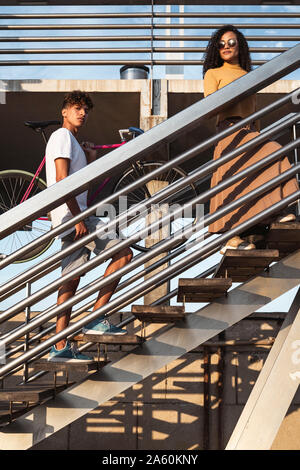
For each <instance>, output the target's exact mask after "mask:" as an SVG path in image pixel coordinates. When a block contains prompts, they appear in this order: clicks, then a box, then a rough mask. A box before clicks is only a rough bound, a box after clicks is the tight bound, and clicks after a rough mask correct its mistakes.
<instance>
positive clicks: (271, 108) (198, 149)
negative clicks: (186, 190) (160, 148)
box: [0, 92, 298, 292]
mask: <svg viewBox="0 0 300 470" xmlns="http://www.w3.org/2000/svg"><path fill="white" fill-rule="evenodd" d="M293 93H294V92H292V93H289V94H287V95H285V96H283V97H282V98H280V99H278V100H277V101H275V102H273V103H271V104H269V105H268V106H266V107H265V108H263V109H262V110H259V111H256V112H255V113H253V114H252V115H251V116H248V117H247V118H244V119H242V120H241V121H239V122H238V123H236V124H234V125H232V126H231V127H230V129H225V130H223V131H221V132H220V133H218V134H216V135H214V136H212V137H210V138H208V139H206V140H205V141H204V142H201V143H200V144H198V145H196V146H195V147H193V148H192V149H190V150H188V151H185V152H184V153H182V154H180V155H179V156H177V157H175V158H174V159H172V160H171V161H169V162H166V163H165V164H164V165H163V166H161V167H159V168H157V169H156V170H153V171H151V172H150V173H149V174H147V175H145V176H143V177H142V178H140V179H139V180H136V181H135V182H134V183H132V184H130V185H129V186H127V187H126V188H123V189H122V190H119V191H118V192H116V193H114V194H113V195H110V196H108V197H107V198H105V199H104V200H103V201H101V202H99V203H97V204H94V205H93V206H91V207H90V208H88V209H86V210H85V211H83V212H81V213H80V214H79V215H77V216H76V217H73V218H72V220H69V221H67V222H64V223H63V224H61V225H59V226H58V227H56V228H55V229H52V230H51V232H48V233H46V234H44V235H42V236H41V237H39V238H38V239H36V240H34V241H32V242H31V243H29V244H28V245H26V246H25V247H23V248H21V249H19V250H18V251H16V252H15V253H13V254H11V255H9V256H7V257H6V258H5V259H4V260H2V261H0V268H2V269H3V268H4V267H6V266H8V265H9V264H10V263H13V262H14V261H16V260H17V259H18V258H19V257H21V256H24V255H25V254H27V253H28V252H29V251H31V250H33V249H35V248H36V247H38V246H40V245H41V244H43V243H45V242H48V241H49V240H50V239H51V238H52V237H55V236H57V235H59V234H60V233H62V232H64V231H66V230H68V229H69V228H71V227H73V226H74V225H75V224H76V223H78V222H79V221H81V220H83V219H84V218H86V217H88V216H90V215H91V214H93V213H95V212H96V211H97V209H98V208H100V207H101V206H102V205H105V204H110V203H112V202H114V201H115V200H116V199H117V198H118V197H120V196H122V195H124V194H126V193H127V192H130V191H134V190H135V189H136V188H138V187H140V186H141V185H144V184H145V183H147V182H148V181H150V180H151V179H154V178H155V177H156V176H158V175H159V174H160V173H162V172H164V171H167V170H169V169H171V168H173V167H175V166H179V165H180V164H181V163H183V162H185V161H186V160H188V159H190V158H192V157H194V156H196V155H198V154H199V153H201V152H203V151H204V150H206V149H208V148H209V147H211V146H212V145H214V144H216V142H218V141H219V140H220V139H223V138H225V137H227V136H228V135H230V134H231V133H232V132H235V131H236V130H238V129H240V128H241V127H242V126H244V125H247V124H248V123H249V122H251V121H254V120H258V119H260V118H261V117H262V116H264V115H265V114H267V113H269V112H273V111H275V110H276V109H278V108H279V107H281V106H283V105H284V104H286V103H287V102H288V101H290V100H291V96H292V95H293ZM297 120H298V118H296V119H295V121H297ZM293 122H294V119H293V118H292V120H291V121H290V120H288V121H284V120H283V121H282V122H281V123H280V124H279V126H277V127H275V126H274V127H273V129H272V130H268V131H265V132H263V134H261V136H259V140H256V142H257V143H261V142H263V141H264V140H266V139H267V138H268V137H271V136H272V134H273V132H274V133H275V132H280V130H282V129H284V128H285V126H288V125H291V124H293ZM252 145H253V142H252V144H251V142H249V143H246V144H244V146H243V147H240V148H239V149H242V151H246V150H249V149H250V148H251V146H252ZM235 152H238V150H236V151H235ZM230 155H231V154H230ZM230 155H228V154H227V156H224V157H222V159H218V161H214V162H211V163H210V164H206V165H205V167H204V166H203V167H202V168H203V171H201V169H200V172H199V173H198V174H197V179H200V178H202V177H205V176H207V175H208V174H209V173H210V172H212V171H214V170H216V169H217V168H218V166H219V165H221V164H224V163H226V162H227V161H229V160H230V159H231V156H230ZM238 155H239V153H234V154H233V156H238ZM227 158H228V160H227ZM232 158H233V157H232ZM209 167H210V168H211V171H209V170H208V168H209ZM193 174H194V172H193ZM173 187H174V186H173ZM167 191H169V188H165V189H164V190H162V191H160V192H159V194H158V195H157V194H156V195H154V196H152V199H151V203H152V204H153V203H157V202H159V201H160V199H161V196H162V195H165V194H166V193H167ZM36 216H38V214H36V213H35V214H34V218H35V217H36ZM34 218H32V219H30V220H27V222H28V221H31V220H33V219H34ZM0 220H1V217H0ZM22 224H23V222H21V224H20V225H19V226H14V227H13V228H12V229H11V230H7V228H5V229H4V230H3V229H2V238H4V237H5V236H7V235H9V234H10V233H11V232H12V231H13V230H14V229H15V228H18V227H20V226H22ZM0 235H1V229H0ZM79 243H80V242H79ZM79 246H81V245H80V244H78V245H76V247H79ZM0 292H1V290H0Z"/></svg>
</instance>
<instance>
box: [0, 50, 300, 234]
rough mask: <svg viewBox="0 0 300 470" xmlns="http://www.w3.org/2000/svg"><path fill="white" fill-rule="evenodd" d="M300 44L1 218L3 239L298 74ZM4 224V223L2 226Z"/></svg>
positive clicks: (0, 232) (0, 216) (0, 231)
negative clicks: (206, 121)
mask: <svg viewBox="0 0 300 470" xmlns="http://www.w3.org/2000/svg"><path fill="white" fill-rule="evenodd" d="M297 52H300V44H299V45H297V46H294V47H293V48H291V49H289V50H288V51H286V52H284V53H283V54H281V55H280V56H278V57H275V58H273V59H272V60H270V61H269V62H268V63H267V64H265V65H264V66H263V67H259V68H257V69H255V70H253V71H252V72H250V73H248V74H246V75H244V76H243V77H241V78H240V79H238V85H239V86H237V81H235V82H233V83H231V84H229V85H227V86H226V87H223V88H221V89H220V90H218V91H217V92H216V93H213V94H212V95H209V96H208V97H206V98H205V99H204V100H202V101H201V102H200V103H199V102H197V103H194V104H193V105H191V106H190V107H188V108H186V109H184V110H182V111H181V112H179V113H178V114H176V115H175V116H172V117H171V118H169V119H168V120H167V121H164V122H162V123H160V125H159V126H155V127H153V128H152V129H150V130H149V131H148V132H146V133H144V134H143V135H140V136H139V137H138V138H136V139H134V140H132V141H130V142H128V143H127V144H126V145H123V146H122V147H120V148H117V149H115V150H114V151H113V152H110V153H109V154H107V155H105V156H104V157H102V158H101V162H100V161H99V160H96V161H95V162H93V163H91V164H90V165H88V167H85V168H83V169H82V170H80V171H79V172H76V173H74V174H72V175H71V176H69V177H68V178H66V179H64V180H63V181H60V182H58V183H57V184H56V185H53V186H50V187H49V188H47V189H46V190H45V191H42V192H41V193H39V194H37V195H36V196H34V197H35V201H34V202H35V204H34V209H33V202H32V201H33V199H32V198H30V200H28V201H25V202H23V203H22V205H21V206H17V207H14V208H13V209H11V210H10V211H9V219H8V217H7V214H2V215H0V227H1V230H0V234H1V235H0V236H2V237H3V236H6V234H9V233H11V231H13V230H15V229H16V228H17V227H18V226H22V225H24V223H26V222H27V221H29V220H32V219H33V218H36V217H38V216H39V215H41V214H42V212H44V211H45V210H47V211H49V210H51V209H52V208H54V207H57V206H58V205H60V203H62V202H63V201H65V200H66V198H67V197H71V196H76V195H77V194H79V193H81V192H82V191H83V190H85V189H86V188H87V187H88V186H89V185H90V184H92V183H94V182H96V181H97V179H98V178H99V177H101V176H102V177H103V176H108V175H109V174H111V172H112V171H113V168H115V166H116V165H117V164H118V165H119V168H120V170H122V167H124V166H125V165H128V162H129V161H133V160H137V159H138V158H140V157H142V156H144V155H145V154H146V153H149V152H150V151H153V149H154V148H157V147H158V146H159V145H160V144H161V143H162V142H169V141H171V140H172V139H174V137H175V136H176V137H179V136H180V135H181V134H183V133H184V132H185V131H186V130H187V129H190V130H191V129H192V128H195V127H196V126H197V125H199V123H200V122H201V121H202V120H204V119H207V118H209V117H211V116H213V115H216V114H217V113H218V112H219V111H220V110H221V109H224V107H225V106H227V105H231V104H233V103H235V102H236V101H237V100H238V99H241V98H245V97H247V96H249V95H251V94H253V93H255V92H256V91H258V90H259V89H261V88H264V87H265V86H267V85H268V84H269V83H271V82H273V81H274V80H276V79H279V78H281V77H282V76H284V75H285V74H287V73H289V72H291V71H292V70H294V69H295V68H296V67H297V66H298V64H299V63H300V54H299V55H298V54H297ZM2 221H3V223H2Z"/></svg>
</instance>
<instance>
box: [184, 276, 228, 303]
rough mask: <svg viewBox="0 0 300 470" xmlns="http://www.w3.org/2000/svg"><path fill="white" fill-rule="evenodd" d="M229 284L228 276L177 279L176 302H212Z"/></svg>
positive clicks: (225, 290)
mask: <svg viewBox="0 0 300 470" xmlns="http://www.w3.org/2000/svg"><path fill="white" fill-rule="evenodd" d="M231 286H232V280H231V279H230V278H227V279H226V278H209V279H186V278H183V279H179V282H178V295H177V302H212V301H213V300H215V299H217V298H218V297H222V296H224V295H226V294H227V291H228V289H229V288H230V287H231Z"/></svg>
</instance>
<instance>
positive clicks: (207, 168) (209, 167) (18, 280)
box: [0, 113, 300, 321]
mask: <svg viewBox="0 0 300 470" xmlns="http://www.w3.org/2000/svg"><path fill="white" fill-rule="evenodd" d="M248 119H249V118H248ZM299 119H300V113H296V114H295V115H293V116H292V117H290V118H288V119H287V120H284V121H282V122H281V123H280V124H279V125H278V126H273V127H272V128H271V129H269V130H268V131H265V132H264V133H262V134H260V135H259V136H257V137H256V138H255V139H252V140H250V141H248V142H247V143H246V144H244V145H242V146H240V147H238V148H237V149H235V150H233V151H231V152H230V153H228V154H225V155H223V156H222V157H221V158H219V159H217V160H214V161H213V162H211V163H210V164H205V165H204V166H203V167H200V169H199V170H194V171H193V172H192V173H191V174H190V175H189V176H187V177H185V178H182V179H180V180H179V181H177V182H175V183H173V184H172V185H169V186H168V187H166V188H165V189H163V190H162V191H160V192H159V193H156V194H155V195H153V196H152V197H151V198H149V199H147V200H146V201H145V202H142V203H140V204H138V205H136V206H134V207H133V208H132V209H129V210H128V211H127V212H126V213H124V214H120V215H119V216H118V217H117V218H116V219H115V220H113V221H111V222H110V223H108V224H106V225H105V226H103V227H100V228H99V229H98V230H96V231H95V232H93V233H90V234H88V235H87V236H85V237H83V238H81V239H80V240H78V241H76V242H74V243H73V244H72V245H71V246H70V247H68V248H66V249H64V250H62V251H59V252H58V253H55V254H53V255H51V256H50V257H48V258H47V259H45V260H43V261H42V262H40V263H38V264H37V265H35V266H33V267H32V268H30V269H29V270H27V271H26V273H23V274H20V275H18V276H16V277H15V278H14V279H12V280H11V281H8V282H6V283H5V284H4V285H3V286H0V295H3V294H4V293H5V292H6V291H8V290H11V289H14V288H15V287H16V286H18V285H21V284H24V282H27V281H29V280H30V279H31V277H33V276H36V275H37V274H38V273H39V272H40V271H42V270H45V269H47V268H48V267H49V266H51V265H52V264H53V263H56V262H57V261H58V260H60V259H62V258H64V257H65V256H67V255H68V254H70V253H72V252H73V251H75V250H76V249H78V248H79V247H82V246H84V245H86V244H88V243H89V242H90V241H92V240H94V239H95V238H96V237H97V236H101V235H102V234H103V233H104V232H105V231H108V230H110V229H113V228H114V227H115V224H116V222H117V223H120V224H121V223H122V222H123V221H124V220H127V219H128V218H130V217H129V216H130V214H131V213H133V214H135V213H137V212H138V211H139V209H146V208H150V207H151V205H153V204H157V203H158V202H161V201H162V200H165V199H166V198H167V197H170V196H171V195H172V194H173V193H175V192H177V191H179V190H180V189H182V188H184V187H185V186H186V185H187V184H192V183H194V182H195V181H197V180H199V179H200V178H203V177H204V176H206V175H208V174H210V173H212V172H213V171H215V170H216V169H217V168H219V167H220V166H221V165H223V164H224V163H227V162H228V161H230V160H232V159H233V158H235V157H237V156H238V155H240V154H242V153H244V152H245V151H247V150H250V149H251V148H254V147H255V146H257V145H258V144H261V143H262V142H264V141H266V140H267V139H268V138H270V137H271V136H272V135H273V134H274V133H275V132H278V131H279V130H281V129H284V128H285V127H286V126H289V125H292V124H293V123H294V122H297V121H298V120H299ZM239 124H240V123H239ZM232 131H233V126H231V132H232ZM298 140H299V139H298ZM295 142H296V143H295ZM296 146H297V141H294V142H292V143H291V144H290V147H283V148H282V149H280V151H279V152H281V153H284V152H286V151H288V149H293V148H295V147H296ZM274 158H275V157H274V154H271V155H270V156H268V157H266V160H265V162H266V163H265V164H268V163H269V162H270V161H272V160H273V159H274ZM261 165H264V160H261V162H259V167H261ZM163 167H164V166H163ZM163 167H162V168H163ZM247 171H249V172H250V171H251V167H249V168H248V169H247ZM149 175H152V173H149ZM242 177H243V173H242V172H241V173H239V175H238V176H237V178H238V179H240V178H242ZM152 178H153V176H151V178H150V177H149V176H148V179H152ZM235 179H236V176H233V177H231V178H230V179H228V180H226V182H224V183H223V185H227V186H229V185H230V184H232V181H234V180H235ZM222 187H223V186H222V185H218V186H217V187H215V188H213V189H211V190H210V196H207V197H212V194H214V193H215V192H216V191H217V192H219V191H220V190H221V189H220V188H222ZM125 190H126V192H128V191H130V186H129V187H127V188H125ZM202 197H203V196H202ZM115 198H116V195H114V196H113V197H112V199H110V202H113V200H114V199H115ZM102 204H103V203H101V204H100V207H101V205H102ZM73 224H74V220H73ZM48 237H51V235H49V234H48ZM5 261H6V263H7V260H5ZM3 264H4V263H3ZM0 266H1V264H0ZM61 279H62V281H63V278H61ZM0 321H1V315H0Z"/></svg>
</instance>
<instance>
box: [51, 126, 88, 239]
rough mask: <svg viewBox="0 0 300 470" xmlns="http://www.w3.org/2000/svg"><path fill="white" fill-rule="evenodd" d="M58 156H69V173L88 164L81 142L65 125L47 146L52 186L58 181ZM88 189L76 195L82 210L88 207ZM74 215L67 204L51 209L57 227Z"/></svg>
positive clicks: (69, 230) (54, 225)
mask: <svg viewBox="0 0 300 470" xmlns="http://www.w3.org/2000/svg"><path fill="white" fill-rule="evenodd" d="M56 158H68V159H69V160H70V166H69V175H72V174H73V173H75V172H76V171H78V170H81V168H84V167H85V166H86V165H87V161H86V156H85V153H84V151H83V150H82V148H81V147H80V145H79V143H78V142H77V140H76V139H75V137H74V136H73V134H72V132H70V131H69V130H68V129H66V128H65V127H62V128H60V129H58V130H56V131H54V132H53V133H52V134H51V136H50V138H49V140H48V143H47V146H46V178H47V186H52V184H55V183H56V169H55V160H56ZM87 193H88V192H87V191H84V192H83V193H82V194H79V195H78V196H76V200H77V203H78V205H79V207H80V210H81V211H84V210H85V209H86V208H87ZM72 217H73V215H72V213H71V211H70V210H69V208H68V206H67V204H66V203H65V204H62V205H61V206H59V207H57V208H55V209H53V210H52V211H51V220H52V226H53V227H57V226H58V225H60V224H62V223H63V222H66V221H67V220H69V219H71V218H72ZM73 230H74V228H70V229H68V230H67V231H65V232H63V233H61V234H60V235H58V238H62V237H64V236H65V235H67V234H68V233H71V232H72V231H73Z"/></svg>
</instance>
